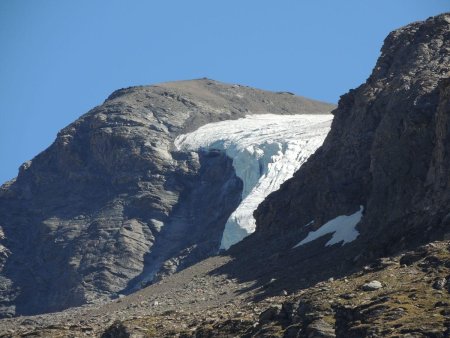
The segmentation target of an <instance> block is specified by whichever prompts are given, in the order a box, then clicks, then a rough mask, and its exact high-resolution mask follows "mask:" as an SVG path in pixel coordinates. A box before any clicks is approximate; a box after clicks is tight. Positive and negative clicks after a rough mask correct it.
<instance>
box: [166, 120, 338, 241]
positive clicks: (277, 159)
mask: <svg viewBox="0 0 450 338" xmlns="http://www.w3.org/2000/svg"><path fill="white" fill-rule="evenodd" d="M331 121H332V115H292V116H279V115H273V114H266V115H250V116H247V117H245V118H242V119H238V120H231V121H223V122H217V123H211V124H207V125H205V126H202V127H200V128H199V129H198V130H196V131H194V132H192V133H189V134H185V135H180V136H178V137H177V139H176V140H175V145H176V146H177V148H179V149H180V150H186V151H188V150H195V151H198V150H220V151H223V152H225V153H226V155H227V156H228V157H230V158H231V159H232V160H233V167H234V169H235V171H236V175H237V176H238V177H239V178H240V179H241V180H242V182H243V185H244V186H243V191H242V201H241V203H240V204H239V206H238V207H237V208H236V210H234V211H233V213H232V214H231V215H230V217H229V218H228V220H227V222H226V224H225V229H224V232H223V236H222V239H221V244H220V247H221V248H222V249H228V248H229V247H230V246H231V245H233V244H235V243H237V242H239V241H240V240H242V239H243V238H244V237H246V236H248V235H249V234H251V233H252V232H254V231H255V219H254V218H253V212H254V211H255V209H256V208H257V207H258V205H259V204H260V203H261V202H262V201H263V200H264V199H265V198H266V197H267V196H268V195H269V194H270V193H271V192H273V191H275V190H277V189H278V188H279V187H280V185H281V184H282V183H283V182H284V181H286V180H287V179H289V178H291V177H292V175H293V174H294V172H295V171H297V170H298V168H300V166H301V165H302V164H303V163H304V162H305V161H306V160H307V159H308V157H309V156H310V155H311V154H312V153H314V151H315V150H316V149H317V148H318V147H319V146H320V145H321V144H322V143H323V140H324V139H325V137H326V135H327V133H328V131H329V129H330V124H331Z"/></svg>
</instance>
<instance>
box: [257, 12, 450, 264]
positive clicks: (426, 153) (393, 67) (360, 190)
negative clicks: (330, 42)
mask: <svg viewBox="0 0 450 338" xmlns="http://www.w3.org/2000/svg"><path fill="white" fill-rule="evenodd" d="M449 71H450V14H442V15H439V16H436V17H433V18H430V19H428V20H426V21H424V22H417V23H413V24H410V25H408V26H406V27H403V28H401V29H398V30H396V31H394V32H392V33H391V34H390V35H389V36H388V37H387V38H386V40H385V42H384V46H383V48H382V50H381V56H380V58H379V60H378V62H377V64H376V66H375V68H374V70H373V72H372V74H371V76H370V77H369V78H368V80H367V81H366V83H364V84H363V85H361V86H360V87H358V88H357V89H355V90H350V91H349V92H348V93H347V94H345V95H344V96H342V97H341V100H340V102H339V105H338V108H337V109H336V110H334V111H333V114H334V116H335V118H334V120H333V124H332V128H331V131H330V133H329V134H328V136H327V138H326V140H325V142H324V144H323V146H322V147H321V148H320V149H319V150H318V151H317V152H316V153H315V154H314V155H313V156H312V157H311V158H310V159H309V161H308V162H307V163H306V164H305V165H304V166H302V168H300V170H299V171H298V172H297V173H296V174H295V176H294V178H292V179H291V180H289V181H287V182H285V184H284V185H282V187H281V189H280V190H278V191H277V192H275V193H273V194H271V195H270V196H269V197H268V198H267V199H266V200H265V201H264V202H263V203H262V204H260V206H259V208H258V209H257V211H256V213H255V217H256V220H257V230H256V233H257V237H259V238H261V237H264V238H266V237H267V238H268V237H269V236H273V234H274V233H279V234H285V235H286V234H287V236H285V237H284V242H283V244H280V245H283V246H284V247H289V246H291V247H292V246H293V245H295V244H297V243H298V242H299V241H301V240H302V239H304V238H305V237H306V236H307V235H308V234H309V233H310V232H313V231H316V230H317V229H319V228H320V227H321V226H322V225H324V224H325V223H326V222H327V221H329V220H332V219H335V218H336V217H337V216H340V215H350V214H354V213H355V212H357V211H358V209H359V208H360V206H363V209H364V212H363V217H362V219H361V221H360V222H359V224H358V225H357V228H356V229H357V231H358V232H359V237H358V238H357V239H356V240H355V241H354V242H352V243H351V244H346V245H345V246H344V247H342V249H344V250H349V249H348V248H350V247H354V248H355V249H357V250H355V251H354V256H350V257H351V258H353V257H355V256H356V252H357V253H358V255H359V257H362V256H364V257H367V258H368V257H372V256H378V255H380V254H389V253H392V252H396V251H398V250H401V249H404V248H406V247H412V246H414V245H417V244H419V243H424V242H428V241H429V240H432V239H439V238H443V237H446V236H447V237H448V234H449V231H450V207H449V205H450V204H449V202H450V200H449V198H450V194H449V189H448V188H449V183H450V181H449V177H450V175H449V174H450V172H449V169H450V162H449V160H450V154H449V149H450V143H449V137H450V129H449V128H450V125H449V116H450V115H449V114H450V106H449V104H450V101H449V93H450V92H449V91H450V80H449V77H450V72H449ZM305 225H306V226H305ZM330 236H331V235H330V234H328V235H327V236H324V237H321V240H317V241H313V242H310V244H305V245H302V246H300V247H299V249H298V250H302V248H304V247H305V246H307V245H310V246H312V245H317V244H318V243H319V242H320V243H319V244H320V245H321V247H322V253H325V254H326V252H327V248H323V244H324V243H325V241H324V240H325V239H326V240H329V239H330ZM312 243H315V244H312ZM338 246H339V245H337V247H338Z"/></svg>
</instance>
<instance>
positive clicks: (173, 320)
mask: <svg viewBox="0 0 450 338" xmlns="http://www.w3.org/2000/svg"><path fill="white" fill-rule="evenodd" d="M230 259H231V258H230V257H229V256H217V257H213V258H209V259H207V260H205V261H203V262H201V263H199V264H196V265H194V266H192V267H190V268H187V269H185V270H183V271H181V272H179V273H177V274H175V275H172V276H170V277H168V278H167V279H165V280H163V281H161V282H159V283H157V284H155V285H151V286H149V287H147V288H145V289H143V290H141V291H138V292H136V293H134V294H133V295H130V296H128V297H124V298H120V299H118V300H116V301H113V302H109V303H105V304H103V305H96V306H93V305H88V306H85V307H81V308H73V309H69V310H66V311H63V312H58V313H54V314H46V315H40V316H34V317H25V316H24V317H17V318H12V319H3V320H2V321H1V324H2V325H1V326H0V336H1V337H91V336H102V337H330V338H331V337H342V338H353V337H354V338H359V337H449V335H450V242H449V241H443V242H433V243H430V244H427V245H425V246H422V247H419V248H417V249H415V250H414V251H407V252H404V253H402V254H399V255H397V256H393V257H385V258H380V259H378V260H376V261H374V262H373V263H372V264H370V265H367V266H364V267H362V268H361V269H356V270H355V271H354V272H353V273H349V274H348V275H346V276H344V277H340V278H332V277H331V278H328V279H327V280H323V281H320V282H318V283H315V284H312V285H310V286H308V287H305V288H304V289H302V290H299V291H296V292H292V293H291V292H287V291H286V289H289V288H291V287H292V285H291V284H290V283H286V282H285V281H286V279H284V280H283V279H280V280H271V281H269V282H268V283H267V284H265V285H262V286H257V285H256V284H255V283H251V282H250V283H248V282H247V283H245V282H241V281H238V280H235V279H231V278H229V277H228V276H226V275H221V274H217V273H216V272H217V268H218V267H220V266H222V265H223V264H225V263H227V262H229V261H230ZM300 276H301V274H299V276H297V277H298V278H300ZM271 290H277V291H276V292H275V293H273V292H271V293H272V295H271V296H265V297H263V298H261V297H260V296H261V295H262V294H266V295H267V291H271Z"/></svg>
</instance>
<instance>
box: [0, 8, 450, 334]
mask: <svg viewBox="0 0 450 338" xmlns="http://www.w3.org/2000/svg"><path fill="white" fill-rule="evenodd" d="M449 79H450V14H442V15H439V16H436V17H433V18H429V19H427V20H425V21H423V22H417V23H412V24H410V25H408V26H405V27H402V28H400V29H398V30H396V31H394V32H392V33H391V34H389V36H388V37H387V38H386V40H385V43H384V46H383V48H382V50H381V56H380V58H379V60H378V62H377V64H376V66H375V68H374V70H373V72H372V74H371V76H370V77H369V78H368V80H367V81H366V83H364V84H362V85H361V86H360V87H358V88H357V89H354V90H350V92H349V93H347V94H345V95H344V96H342V97H341V100H340V102H339V105H338V107H337V108H336V109H335V110H334V111H333V114H334V116H335V118H334V120H333V124H332V128H331V131H330V133H329V134H328V136H327V138H326V140H325V143H324V144H323V146H322V147H321V148H319V150H318V151H317V152H316V153H315V154H314V155H312V156H311V157H310V158H309V160H308V161H307V162H306V164H305V165H303V166H302V167H301V168H300V170H299V171H298V172H297V173H296V174H295V175H294V177H293V178H292V179H290V180H288V181H287V182H285V183H284V184H283V185H282V186H281V188H280V189H279V190H278V191H276V192H274V193H272V194H271V195H269V196H268V198H267V199H266V200H265V201H264V202H263V203H262V204H260V206H259V207H258V210H257V211H256V212H255V217H256V220H257V224H256V226H257V227H256V232H255V233H254V234H252V235H250V236H248V237H246V238H245V239H244V240H242V241H241V242H239V243H238V244H236V245H234V246H232V247H231V248H230V249H229V250H228V251H226V252H225V253H223V254H222V255H215V256H213V257H209V258H206V257H208V256H211V255H212V254H216V253H217V252H214V253H213V252H212V250H211V248H217V246H218V241H219V240H218V238H219V236H218V234H219V233H220V231H219V230H220V229H223V227H222V228H220V227H219V224H220V222H219V221H218V220H219V219H221V218H220V217H221V215H222V214H221V215H218V214H215V213H214V211H215V210H217V208H218V206H223V205H227V206H230V209H232V207H231V206H232V205H233V201H237V200H238V199H237V198H236V199H233V196H234V197H236V194H233V192H237V193H238V192H239V191H240V189H241V188H240V187H239V181H238V180H234V179H233V170H228V169H227V168H230V166H229V159H228V158H227V157H226V156H213V159H214V160H213V161H212V162H211V161H210V160H208V156H207V155H208V154H205V156H206V158H205V159H204V160H205V163H203V162H202V159H201V156H199V157H195V156H196V155H193V154H179V153H176V152H173V149H172V148H170V145H171V142H172V141H171V140H173V137H174V136H175V135H178V134H179V133H181V132H186V131H189V130H194V129H196V128H197V127H198V126H200V125H203V124H204V123H207V122H211V121H218V120H221V119H234V118H237V117H238V116H241V114H245V113H248V112H249V111H254V110H258V109H259V110H261V109H263V108H264V107H265V109H266V110H265V111H266V112H268V113H279V114H285V113H291V111H296V112H298V111H310V109H312V110H313V111H316V110H317V109H318V107H322V108H323V109H326V108H329V106H327V105H323V104H321V103H317V102H314V101H308V100H306V101H305V100H304V99H302V98H297V97H295V96H293V95H290V94H288V93H279V94H277V93H267V92H261V91H255V90H253V89H249V88H242V87H239V86H229V85H224V84H220V83H217V82H214V81H211V80H206V79H205V80H199V81H191V82H179V83H174V84H173V83H172V84H168V85H161V86H154V87H142V88H130V89H124V90H121V91H118V92H116V93H114V94H113V95H112V96H111V97H110V98H109V99H108V100H107V101H106V102H105V104H104V105H102V106H100V107H99V108H95V109H94V110H93V111H92V112H90V113H88V114H86V115H84V116H83V117H81V118H80V120H78V121H76V122H75V123H74V124H73V125H71V126H69V127H68V128H66V129H64V130H63V131H62V132H61V133H60V134H59V136H58V138H57V140H56V141H55V144H54V145H52V146H51V147H50V148H49V150H47V151H46V152H44V153H43V154H41V155H39V156H38V157H37V158H36V159H34V160H33V161H32V163H31V165H30V164H26V165H24V166H23V168H22V169H21V173H20V174H19V176H18V178H17V180H16V181H15V182H10V183H8V184H6V185H4V186H3V187H2V192H1V194H0V202H1V203H0V206H1V208H2V209H0V211H1V213H0V215H2V217H3V218H2V219H0V221H1V222H0V224H1V225H2V228H3V233H4V234H3V235H2V237H3V239H2V242H1V243H2V245H3V247H2V251H1V252H2V253H3V256H2V259H3V260H2V261H1V262H2V264H3V265H2V268H3V270H2V275H1V276H2V278H3V279H2V284H1V289H0V292H1V293H0V295H1V296H2V297H3V298H2V299H3V309H4V313H6V314H8V313H10V314H16V315H18V314H22V316H20V317H15V318H5V319H2V320H0V332H1V334H2V335H3V336H4V337H32V336H37V337H83V336H99V337H104V338H107V337H200V338H202V337H300V338H303V337H305V338H319V337H322V338H332V337H339V338H359V337H371V338H375V337H409V338H422V337H427V338H441V337H442V338H444V337H450V242H449V239H450V209H449V207H448V206H449V205H450V194H449V191H450V189H449V184H450V180H449V177H450V156H449V151H448V149H450V143H449V142H450V122H449V121H450V119H449V116H450V99H449V98H450V80H449ZM193 88H195V90H194V89H193ZM180 91H182V93H183V94H181V92H180ZM193 91H194V92H195V94H196V95H197V94H198V95H199V96H198V97H196V99H195V100H194V99H192V95H193ZM234 91H243V92H245V95H241V94H242V93H243V92H242V93H241V92H239V93H240V95H238V96H233V95H232V93H234ZM230 95H231V96H230ZM147 96H150V97H151V98H152V100H156V101H155V102H160V101H158V100H163V101H161V102H163V103H164V105H162V104H159V103H158V105H157V106H156V105H150V103H148V102H153V101H152V100H150V101H146V98H148V97H147ZM224 96H225V97H226V98H227V99H226V100H225V99H224ZM241 96H243V97H250V98H252V100H250V101H239V100H241V99H242V97H241ZM222 99H224V100H225V101H221V100H222ZM166 100H167V101H166ZM236 100H238V101H236ZM193 102H194V103H193ZM211 102H214V107H216V108H215V109H216V110H214V109H213V108H214V107H212V106H211ZM221 102H227V103H224V105H226V106H225V107H224V108H223V109H222V106H221ZM147 104H148V105H149V106H147ZM171 104H173V105H175V106H173V105H172V106H171ZM208 104H209V105H208ZM165 105H168V106H169V107H170V108H168V109H166V108H162V107H163V106H164V107H165ZM207 105H208V106H207ZM206 106H207V108H205V107H206ZM218 106H220V108H217V107H218ZM143 107H144V108H145V109H148V110H147V111H145V114H143V113H142V112H143V109H144V108H143ZM175 107H176V109H175ZM182 107H183V109H186V110H185V114H184V113H183V114H181V115H180V113H179V112H178V109H181V108H182ZM186 107H187V108H186ZM242 107H245V108H242ZM302 109H303V110H302ZM105 111H109V113H108V114H106V113H105ZM183 111H184V110H181V112H183ZM150 112H151V114H150ZM148 116H150V117H151V118H154V119H155V121H153V120H152V122H151V124H150V125H151V126H153V127H151V128H147V125H146V126H145V127H144V126H143V125H142V124H143V122H142V121H143V119H148V118H149V117H148ZM146 123H147V122H146ZM98 125H100V126H101V128H100V129H97V126H98ZM115 128H118V129H115ZM148 129H151V130H158V133H157V134H153V132H151V133H149V132H147V130H148ZM143 131H145V132H143ZM141 132H142V133H141ZM105 134H106V135H107V136H104V135H105ZM99 135H100V136H99ZM164 135H165V136H164ZM148 138H149V139H148ZM147 141H148V142H150V143H149V144H148V145H146V143H145V142H147ZM152 142H153V143H152ZM86 149H90V151H89V152H88V153H89V156H87V157H85V156H84V155H83V154H85V152H86ZM104 150H106V151H104ZM147 152H148V153H147ZM146 154H151V156H150V155H149V156H148V157H147V155H146ZM63 159H64V160H63ZM62 160H63V161H62ZM142 161H143V162H142ZM81 164H82V165H81ZM99 164H101V165H99ZM199 164H201V165H199ZM149 167H150V168H151V169H148V168H149ZM49 168H50V169H51V170H50V169H49ZM61 168H64V170H62V169H61ZM85 168H88V170H87V171H86V169H85ZM168 168H169V169H168ZM201 168H206V169H207V170H206V172H207V173H214V174H212V176H210V179H211V180H210V181H209V183H208V185H207V186H205V187H203V188H201V189H200V190H198V189H197V188H198V187H202V185H201V184H200V185H199V182H201V181H202V179H201V177H202V176H201V175H200V176H198V175H199V173H200V172H201V170H202V169H201ZM219 168H222V169H221V170H224V169H225V170H224V171H220V170H219ZM80 172H83V175H80ZM100 172H101V175H100V174H99V173H100ZM206 172H205V173H206ZM168 173H170V174H168ZM61 175H63V176H61ZM158 175H159V176H158ZM186 175H187V176H186ZM105 177H107V178H108V179H107V180H106V181H105V179H104V178H105ZM206 177H208V176H206ZM160 179H163V181H160ZM221 180H222V181H221ZM223 180H226V181H227V182H234V183H235V184H231V186H230V187H229V188H230V193H229V194H228V193H227V194H225V196H221V198H222V199H219V200H213V199H212V196H213V195H215V194H214V193H213V194H211V195H208V192H209V191H211V186H212V187H214V184H212V182H216V183H217V182H219V183H218V186H220V185H221V184H222V183H220V182H224V181H223ZM54 182H60V183H59V184H58V185H56V186H55V185H54ZM80 182H81V183H80ZM77 184H78V185H79V188H77ZM66 186H68V187H71V189H70V191H67V189H66V190H65V187H66ZM74 189H75V190H74ZM202 189H204V190H202ZM213 190H214V189H213ZM56 192H58V195H56ZM61 192H63V193H64V194H63V195H61ZM155 192H158V194H155ZM174 192H176V193H174ZM53 194H55V196H57V197H58V198H57V197H54V198H52V195H53ZM183 194H185V195H183ZM33 196H41V197H45V198H43V199H35V198H33ZM61 196H64V198H65V199H64V205H61V203H60V204H58V202H59V201H60V198H61ZM80 196H82V197H83V201H84V200H85V199H86V198H87V197H88V201H89V203H90V204H89V207H92V209H89V210H91V214H89V215H90V216H89V217H88V218H86V217H87V216H80V213H79V210H81V209H77V208H81V207H80V206H81V205H82V206H83V208H84V209H83V210H86V205H85V204H80V203H81V202H80ZM105 196H107V197H108V198H107V199H106V200H105ZM155 196H158V197H157V198H156V197H155ZM174 196H176V198H175V199H174ZM183 196H184V197H183ZM192 196H205V197H206V201H205V202H202V203H203V204H202V205H205V204H204V203H206V202H207V203H210V204H207V208H206V209H207V210H212V211H213V213H212V214H209V213H208V214H206V215H205V213H204V210H206V209H200V210H201V211H202V212H201V213H199V214H194V215H193V214H189V213H188V214H186V212H187V210H191V209H193V210H198V208H197V207H195V205H194V207H193V206H192V205H189V204H182V205H186V206H187V207H186V208H184V207H180V208H179V209H178V208H176V207H175V206H176V205H177V204H178V203H179V201H184V200H191V197H192ZM36 201H38V202H36ZM67 201H69V202H70V207H67V206H65V203H67ZM34 203H37V204H34ZM83 203H84V202H83ZM25 206H26V207H27V209H26V210H30V211H29V212H28V211H27V212H24V211H23V210H25V208H24V207H25ZM149 206H151V208H148V207H149ZM50 210H51V211H52V212H51V213H52V214H53V215H57V216H58V217H60V218H56V219H55V217H57V216H52V217H50V218H49V216H48V215H49V213H48V211H50ZM61 210H62V211H61ZM72 210H75V211H73V212H72ZM92 210H93V211H92ZM358 210H359V215H360V216H359V217H360V218H358V219H357V223H355V226H354V227H352V228H351V229H350V230H347V236H343V237H342V239H341V240H340V241H337V242H332V244H329V243H330V240H331V239H333V238H334V236H335V235H336V233H337V232H338V230H339V231H340V230H342V229H338V228H334V229H332V231H329V232H325V233H324V234H322V235H321V236H317V238H316V239H315V240H311V241H308V242H307V243H304V244H301V245H300V243H303V241H304V240H305V239H306V238H308V237H309V236H310V235H311V234H314V233H320V231H321V229H322V230H323V229H324V228H325V227H326V226H329V224H330V222H331V223H332V222H333V221H334V222H335V224H336V220H342V219H347V218H348V217H355V216H354V215H357V214H358ZM69 211H70V212H71V213H70V217H68V218H67V219H66V218H62V216H61V215H65V213H68V212H69ZM94 211H95V212H94ZM44 214H45V215H44ZM137 214H139V217H137V216H136V215H137ZM3 215H7V216H3ZM83 215H85V214H83ZM92 215H94V216H92ZM186 215H189V217H187V216H186ZM173 216H176V217H175V218H173ZM222 216H223V215H222ZM83 217H85V218H83ZM190 217H193V218H190ZM197 217H198V218H197ZM224 217H225V216H224ZM61 219H64V221H62V220H61ZM86 219H88V220H89V221H86ZM190 219H194V220H199V219H201V220H203V221H204V222H206V223H207V224H208V231H207V234H206V236H205V237H202V236H200V235H199V234H200V233H202V231H197V230H196V229H197V228H196V227H195V226H193V225H195V224H200V223H201V222H198V221H194V222H192V221H190ZM36 220H39V222H37V223H33V224H38V226H35V227H31V226H28V225H29V224H31V223H30V222H31V221H33V222H35V221H36ZM142 220H146V223H143V221H142ZM155 220H156V221H157V222H155ZM180 220H181V221H180ZM163 221H164V222H166V223H165V224H166V225H165V226H167V225H170V224H172V225H174V223H171V222H175V225H174V226H173V227H171V226H169V227H167V229H171V228H172V229H179V228H178V225H180V224H190V225H192V226H190V227H188V228H187V229H189V231H186V232H183V233H182V234H183V236H185V237H186V236H187V237H186V238H187V239H188V240H187V241H182V243H183V244H182V245H181V246H178V245H173V243H174V240H173V239H174V238H177V235H179V232H178V231H174V232H169V233H168V234H167V235H166V236H165V237H164V236H162V235H161V236H162V237H160V239H161V241H160V243H161V244H163V245H162V248H161V251H160V252H161V253H162V255H161V256H160V257H158V256H152V254H150V256H145V255H144V252H147V251H148V250H149V248H153V246H154V248H155V250H156V248H157V245H158V244H157V241H156V239H157V238H158V236H157V235H156V234H158V231H157V228H158V224H160V223H158V222H163ZM203 221H202V222H203ZM206 223H205V224H206ZM222 224H223V223H222ZM338 224H340V226H341V227H344V226H346V224H343V223H338ZM80 229H83V232H80ZM149 229H150V230H149ZM202 229H204V228H202ZM77 231H78V232H77ZM349 231H350V232H349ZM203 233H204V231H203ZM348 233H351V234H352V236H353V235H354V234H356V235H355V236H353V237H351V238H350V239H349V237H348ZM138 235H139V236H138ZM136 236H138V237H136ZM146 236H147V237H146ZM172 236H175V237H172ZM144 239H145V240H144ZM211 239H212V240H211ZM191 240H192V241H193V242H190V241H191ZM301 241H302V242H301ZM43 243H45V245H44V244H43ZM48 243H52V244H51V245H49V244H48ZM53 243H54V244H53ZM136 243H138V244H136ZM154 243H155V244H154ZM186 243H195V244H196V245H195V246H187V247H186V245H185V244H186ZM297 244H299V245H297ZM146 245H147V246H146ZM198 248H203V249H202V250H200V252H201V253H198V251H196V250H198ZM158 250H159V249H158ZM180 250H181V251H180ZM61 253H63V255H61ZM167 258H169V259H167ZM203 258H206V259H204V260H201V259H203ZM196 261H198V262H197V263H196V264H193V263H194V262H196ZM155 262H157V263H158V264H154V263H155ZM161 263H162V265H160V264H161ZM188 265H189V267H187V266H188ZM155 266H162V267H163V269H162V270H161V271H159V272H160V273H162V274H161V275H166V278H163V279H162V280H160V281H158V282H157V283H155V284H153V285H150V286H147V287H145V288H143V289H142V290H139V291H137V292H135V293H132V294H129V295H128V296H124V295H122V294H121V293H122V292H123V293H126V292H124V291H130V292H131V291H134V290H135V289H133V287H134V286H136V285H138V286H139V287H140V286H143V285H144V284H145V283H143V282H145V278H143V277H145V275H146V274H147V275H148V274H149V273H151V272H152V271H148V269H149V268H150V269H153V268H154V267H155ZM50 267H56V269H53V270H52V269H50ZM67 267H70V269H68V270H67ZM172 267H173V268H172ZM183 268H185V269H183ZM177 270H178V271H177ZM55 271H56V273H55ZM166 272H167V274H166ZM173 272H176V273H174V274H172V275H170V274H171V273H173ZM169 275H170V276H169ZM21 283H22V284H21ZM13 286H14V287H13ZM77 292H79V293H77ZM79 295H80V296H79ZM113 295H114V296H116V297H117V299H115V300H112V301H109V300H108V299H109V298H110V297H112V296H113ZM77 297H79V298H77ZM77 302H78V303H77ZM86 302H90V304H87V305H84V306H82V307H78V308H71V309H68V310H65V311H62V312H56V313H50V314H41V315H37V316H23V315H25V314H27V311H29V312H28V314H31V313H37V312H43V311H44V309H46V310H47V311H48V310H54V311H56V310H60V309H61V307H68V306H70V305H77V304H82V303H86ZM41 303H42V304H43V305H41ZM61 304H64V306H61ZM44 305H45V307H44ZM29 309H32V310H29ZM8 311H9V312H8Z"/></svg>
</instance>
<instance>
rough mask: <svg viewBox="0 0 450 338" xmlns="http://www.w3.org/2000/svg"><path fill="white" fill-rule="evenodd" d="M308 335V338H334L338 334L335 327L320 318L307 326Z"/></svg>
mask: <svg viewBox="0 0 450 338" xmlns="http://www.w3.org/2000/svg"><path fill="white" fill-rule="evenodd" d="M306 337H308V338H334V337H336V334H335V332H334V328H333V327H332V326H331V325H330V324H328V323H327V322H325V321H324V320H323V319H318V320H315V321H314V322H312V323H311V324H309V325H308V326H307V327H306Z"/></svg>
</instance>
